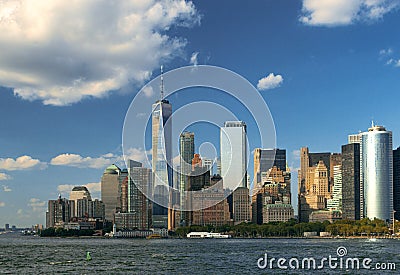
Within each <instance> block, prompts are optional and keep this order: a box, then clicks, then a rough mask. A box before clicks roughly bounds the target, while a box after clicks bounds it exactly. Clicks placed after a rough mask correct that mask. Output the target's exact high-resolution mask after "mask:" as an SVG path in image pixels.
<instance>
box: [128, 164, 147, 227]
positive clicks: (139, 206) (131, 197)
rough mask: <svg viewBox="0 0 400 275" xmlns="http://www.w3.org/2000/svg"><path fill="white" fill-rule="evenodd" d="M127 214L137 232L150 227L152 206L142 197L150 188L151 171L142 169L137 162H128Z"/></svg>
mask: <svg viewBox="0 0 400 275" xmlns="http://www.w3.org/2000/svg"><path fill="white" fill-rule="evenodd" d="M128 164H129V167H128V173H129V177H128V212H129V213H130V214H131V217H130V219H132V222H131V224H134V225H135V227H136V228H137V229H139V230H148V229H149V228H150V227H151V225H152V204H151V202H150V200H149V199H148V198H147V197H146V196H145V195H144V194H148V189H149V188H150V187H151V186H152V184H151V180H152V174H151V169H149V168H144V167H142V164H141V163H140V162H137V161H133V160H129V161H128Z"/></svg>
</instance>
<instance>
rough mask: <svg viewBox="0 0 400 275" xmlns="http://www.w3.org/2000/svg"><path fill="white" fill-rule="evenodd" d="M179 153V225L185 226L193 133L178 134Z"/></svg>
mask: <svg viewBox="0 0 400 275" xmlns="http://www.w3.org/2000/svg"><path fill="white" fill-rule="evenodd" d="M179 154H180V175H179V193H180V212H181V213H180V223H179V224H180V225H181V226H186V224H187V222H188V220H189V217H188V212H187V211H184V209H187V203H188V201H187V198H186V196H185V194H187V193H185V191H189V189H188V178H189V174H190V172H191V171H192V159H193V156H194V133H191V132H183V133H181V134H180V136H179Z"/></svg>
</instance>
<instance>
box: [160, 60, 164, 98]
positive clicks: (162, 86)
mask: <svg viewBox="0 0 400 275" xmlns="http://www.w3.org/2000/svg"><path fill="white" fill-rule="evenodd" d="M163 73H164V71H163V66H162V65H161V85H160V92H161V101H162V100H163V99H164V75H163Z"/></svg>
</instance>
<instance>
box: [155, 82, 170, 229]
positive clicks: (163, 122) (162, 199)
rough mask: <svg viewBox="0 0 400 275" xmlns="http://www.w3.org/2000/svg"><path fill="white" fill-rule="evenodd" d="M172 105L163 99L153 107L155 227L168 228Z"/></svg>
mask: <svg viewBox="0 0 400 275" xmlns="http://www.w3.org/2000/svg"><path fill="white" fill-rule="evenodd" d="M171 115H172V105H171V104H170V103H169V101H168V100H166V99H164V98H163V83H162V85H161V99H160V100H158V101H157V102H156V103H154V104H153V106H152V173H153V180H152V184H153V187H152V190H153V199H154V203H153V213H152V215H153V223H154V226H159V227H163V228H167V227H168V208H167V207H168V206H169V203H170V202H169V198H170V196H169V189H170V187H171V188H172V187H173V169H172V168H173V167H172V137H171V135H172V120H171V119H170V117H171Z"/></svg>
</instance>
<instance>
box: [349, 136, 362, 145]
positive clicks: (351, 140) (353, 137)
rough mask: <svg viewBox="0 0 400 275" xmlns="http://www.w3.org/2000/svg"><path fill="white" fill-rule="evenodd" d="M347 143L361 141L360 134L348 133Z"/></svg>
mask: <svg viewBox="0 0 400 275" xmlns="http://www.w3.org/2000/svg"><path fill="white" fill-rule="evenodd" d="M348 143H349V144H352V143H358V144H360V143H361V134H353V135H349V136H348Z"/></svg>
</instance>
